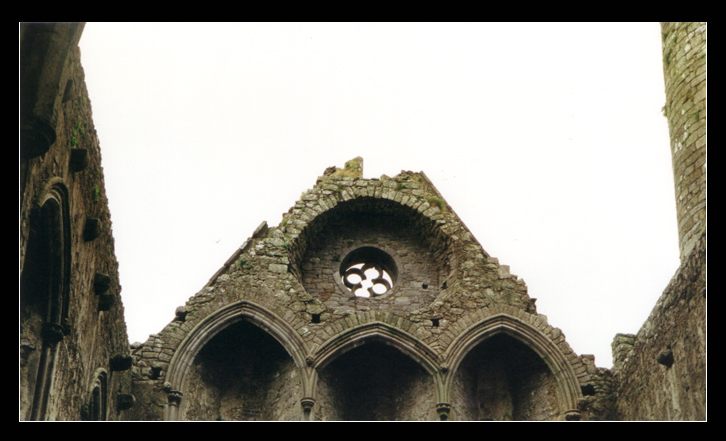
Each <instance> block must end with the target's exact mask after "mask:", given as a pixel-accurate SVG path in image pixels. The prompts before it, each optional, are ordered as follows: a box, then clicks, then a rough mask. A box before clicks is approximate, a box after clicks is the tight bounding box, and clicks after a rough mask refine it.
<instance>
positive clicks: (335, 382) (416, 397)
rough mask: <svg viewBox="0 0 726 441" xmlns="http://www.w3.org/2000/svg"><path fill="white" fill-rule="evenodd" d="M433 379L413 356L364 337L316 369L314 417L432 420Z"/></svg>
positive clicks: (433, 418)
mask: <svg viewBox="0 0 726 441" xmlns="http://www.w3.org/2000/svg"><path fill="white" fill-rule="evenodd" d="M434 393H435V387H434V383H433V378H432V377H431V376H430V375H429V374H428V373H427V372H426V371H425V370H424V369H423V368H422V367H421V366H420V365H419V364H418V363H417V362H415V361H414V360H413V359H411V358H410V357H409V356H407V355H405V354H404V353H402V352H401V351H399V350H398V349H396V348H394V347H392V346H389V345H387V344H385V343H383V342H380V341H370V342H367V343H366V344H363V345H362V346H360V347H357V348H354V349H352V350H350V351H348V352H346V353H344V354H342V355H340V356H339V357H338V358H336V359H335V360H333V361H332V362H330V363H329V364H327V365H326V366H325V367H324V368H323V369H322V370H321V372H320V379H319V382H318V388H317V395H318V397H317V403H316V413H315V418H317V419H323V420H343V421H380V420H393V421H405V420H436V419H438V418H437V416H436V410H435V403H436V399H435V396H434Z"/></svg>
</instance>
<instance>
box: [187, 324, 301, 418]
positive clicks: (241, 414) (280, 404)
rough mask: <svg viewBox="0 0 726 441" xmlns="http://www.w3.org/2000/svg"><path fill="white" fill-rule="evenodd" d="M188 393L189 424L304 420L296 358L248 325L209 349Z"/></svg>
mask: <svg viewBox="0 0 726 441" xmlns="http://www.w3.org/2000/svg"><path fill="white" fill-rule="evenodd" d="M182 387H183V388H184V389H183V390H184V402H183V405H184V415H183V418H184V419H188V420H205V421H214V420H217V419H221V420H224V421H236V420H242V421H252V420H294V419H299V417H300V414H301V409H300V402H299V401H300V397H301V396H302V391H301V385H300V376H299V375H298V373H297V370H296V367H295V365H294V363H293V361H292V358H290V356H289V355H288V353H287V352H286V351H285V350H284V349H283V348H282V346H281V345H280V344H279V343H278V342H277V340H275V339H274V338H273V337H271V336H270V335H269V334H267V333H266V332H265V331H263V330H261V329H260V328H258V327H256V326H255V325H253V324H251V323H249V322H246V321H240V322H237V323H235V324H233V325H231V326H229V327H228V328H226V329H224V330H223V331H221V332H220V333H218V334H217V335H216V336H215V337H214V338H212V340H210V341H209V343H207V345H206V346H205V347H204V348H203V349H202V350H201V351H200V352H199V354H198V355H197V356H196V358H195V359H194V362H193V365H192V367H191V372H190V374H189V375H188V376H187V378H186V380H185V384H184V385H183V386H182Z"/></svg>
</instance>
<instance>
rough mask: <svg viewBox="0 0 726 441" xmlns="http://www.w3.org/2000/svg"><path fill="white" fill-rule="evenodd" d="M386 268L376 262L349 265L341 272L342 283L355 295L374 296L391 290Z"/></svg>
mask: <svg viewBox="0 0 726 441" xmlns="http://www.w3.org/2000/svg"><path fill="white" fill-rule="evenodd" d="M390 279H391V278H390V276H389V275H388V273H387V272H386V270H385V269H384V268H383V267H382V266H380V265H378V264H376V263H370V262H367V263H358V264H355V265H351V266H350V267H349V268H348V269H347V270H346V271H345V273H344V274H343V284H344V285H345V286H346V287H347V288H348V289H350V290H351V291H352V292H353V293H354V294H355V295H356V296H357V297H376V296H381V295H383V294H386V293H387V292H388V291H390V290H391V288H392V284H391V280H390Z"/></svg>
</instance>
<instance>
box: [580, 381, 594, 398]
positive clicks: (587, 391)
mask: <svg viewBox="0 0 726 441" xmlns="http://www.w3.org/2000/svg"><path fill="white" fill-rule="evenodd" d="M580 389H581V390H582V394H583V395H585V396H589V395H595V386H593V385H592V384H585V385H583V386H582V387H581V388H580Z"/></svg>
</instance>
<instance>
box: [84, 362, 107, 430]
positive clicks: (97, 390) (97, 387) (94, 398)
mask: <svg viewBox="0 0 726 441" xmlns="http://www.w3.org/2000/svg"><path fill="white" fill-rule="evenodd" d="M107 405H108V376H107V375H106V373H105V372H101V373H100V374H99V375H98V377H97V378H96V381H95V382H94V384H93V389H92V391H91V401H90V403H89V405H88V408H89V413H90V415H89V419H90V420H91V421H105V420H106V416H107V409H106V408H107Z"/></svg>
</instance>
